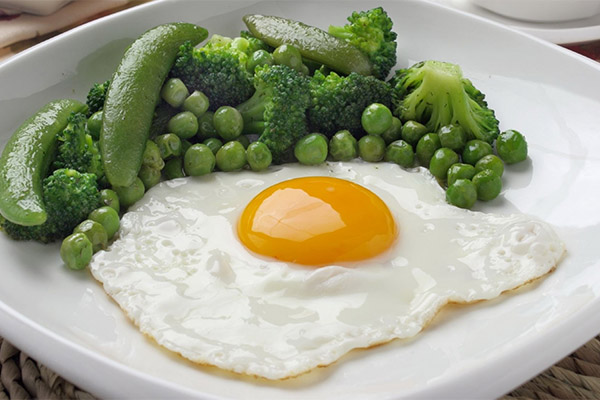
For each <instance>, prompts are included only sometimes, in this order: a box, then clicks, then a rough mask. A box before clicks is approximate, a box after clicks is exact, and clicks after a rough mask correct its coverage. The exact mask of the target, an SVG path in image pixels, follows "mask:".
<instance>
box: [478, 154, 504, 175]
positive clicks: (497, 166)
mask: <svg viewBox="0 0 600 400" xmlns="http://www.w3.org/2000/svg"><path fill="white" fill-rule="evenodd" d="M484 169H491V170H492V171H494V172H495V173H496V175H498V176H499V177H502V174H503V173H504V163H503V162H502V160H501V159H500V158H498V156H495V155H493V154H488V155H487V156H484V157H482V158H481V159H480V160H479V161H477V162H476V163H475V170H476V171H477V172H481V171H483V170H484Z"/></svg>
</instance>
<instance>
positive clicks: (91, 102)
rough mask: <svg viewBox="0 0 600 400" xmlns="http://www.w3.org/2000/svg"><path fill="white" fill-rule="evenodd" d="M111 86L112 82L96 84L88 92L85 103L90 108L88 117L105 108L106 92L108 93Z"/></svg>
mask: <svg viewBox="0 0 600 400" xmlns="http://www.w3.org/2000/svg"><path fill="white" fill-rule="evenodd" d="M109 85H110V80H108V81H106V82H104V83H95V84H94V86H92V88H91V89H90V91H89V92H88V94H87V99H86V101H85V104H87V106H88V114H87V116H88V117H89V116H90V115H92V114H93V113H95V112H96V111H100V110H102V109H103V108H104V100H106V92H107V91H108V86H109Z"/></svg>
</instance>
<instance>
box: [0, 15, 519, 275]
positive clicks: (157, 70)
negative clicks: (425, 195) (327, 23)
mask: <svg viewBox="0 0 600 400" xmlns="http://www.w3.org/2000/svg"><path fill="white" fill-rule="evenodd" d="M244 22H245V24H246V27H247V30H244V31H241V32H240V35H239V37H235V38H228V37H223V36H220V35H213V36H212V37H210V39H208V40H207V41H206V42H205V43H204V44H202V45H199V43H202V42H203V41H204V40H205V39H207V38H208V32H207V31H206V30H205V29H204V28H201V27H199V26H196V25H192V24H186V23H172V24H164V25H160V26H157V27H155V28H153V29H151V30H149V31H147V32H146V33H144V34H143V35H142V36H140V37H139V38H138V39H137V40H136V41H135V42H134V43H133V44H132V45H131V46H130V47H129V48H128V50H127V51H126V53H125V54H124V56H123V59H122V61H121V63H120V65H119V66H118V67H117V70H116V71H115V73H114V74H113V76H112V77H110V79H109V80H106V81H105V82H101V83H95V84H93V86H92V87H91V88H90V90H89V93H88V95H87V98H86V102H85V104H84V103H82V102H80V101H77V100H57V101H54V102H51V103H49V104H47V105H46V106H44V107H43V108H42V109H40V110H39V111H38V112H37V113H36V114H34V115H33V116H32V117H31V118H30V119H28V120H27V121H25V122H24V123H23V125H21V127H20V128H19V129H18V130H17V131H16V132H15V133H14V134H13V136H12V137H11V139H10V140H9V142H8V144H7V146H6V147H5V149H4V151H3V153H2V156H1V157H0V227H1V228H2V229H3V230H4V231H5V233H6V234H8V235H9V236H10V237H12V238H13V239H16V240H37V241H40V242H44V243H46V242H51V241H55V240H63V242H62V246H61V256H62V258H63V260H64V262H65V264H66V265H67V266H68V267H69V268H71V269H82V268H84V267H85V266H86V265H87V264H88V263H89V261H90V260H91V257H92V255H93V254H94V253H95V252H97V251H99V250H101V249H103V248H105V247H106V246H107V244H108V242H109V241H110V240H111V239H112V238H113V237H114V236H115V235H116V234H117V233H118V229H119V214H120V213H122V212H124V211H126V209H127V208H128V207H129V206H131V205H133V204H134V203H135V202H136V201H138V200H139V199H141V198H142V197H143V196H144V193H145V192H146V191H147V190H148V189H150V188H151V187H153V186H154V185H156V184H158V183H159V182H160V181H161V180H168V179H175V178H180V177H184V176H201V175H206V174H209V173H210V172H212V171H214V170H220V171H236V170H240V169H243V168H249V169H251V170H253V171H262V170H265V169H267V168H269V166H270V165H271V164H272V163H276V164H281V163H285V162H294V161H297V162H300V163H302V164H308V165H316V164H321V163H323V162H325V161H326V160H328V159H329V160H334V161H348V160H352V159H354V158H357V157H360V158H361V159H362V160H364V161H366V162H379V161H386V162H394V163H396V164H398V165H400V166H401V167H403V168H412V167H415V166H417V165H421V166H424V167H426V168H429V170H430V172H431V173H432V174H433V175H434V176H435V177H436V178H437V179H438V180H439V182H440V184H441V185H443V186H444V187H446V195H447V200H448V202H449V203H451V204H454V205H456V206H458V207H463V208H471V207H472V206H473V205H474V203H475V202H476V200H477V199H479V200H483V201H487V200H491V199H493V198H495V197H496V196H498V194H499V193H500V191H501V188H502V180H501V177H502V175H503V171H504V164H505V163H506V164H512V163H515V162H519V161H522V160H524V159H525V158H526V157H527V143H526V142H525V139H524V137H523V136H522V135H521V134H520V133H519V132H517V131H515V130H508V131H505V132H502V133H500V129H499V122H498V120H497V119H496V117H495V114H494V111H493V110H492V109H491V108H489V107H488V104H487V103H486V101H485V96H484V94H483V93H481V92H480V91H479V90H478V89H476V88H475V86H474V85H473V84H472V82H471V81H469V80H468V79H467V78H465V77H463V75H462V71H461V69H460V67H459V66H458V65H455V64H451V63H446V62H440V61H431V60H428V61H423V62H420V63H417V64H415V65H413V66H411V67H408V68H404V69H399V70H397V71H392V68H393V67H394V66H395V65H396V39H397V36H396V33H394V32H393V30H392V28H393V26H392V20H391V19H390V17H389V16H388V15H387V13H386V12H385V11H384V10H383V9H382V8H381V7H378V8H374V9H371V10H367V11H361V12H354V13H352V15H350V16H349V17H348V24H346V25H344V26H331V27H329V29H328V31H324V30H321V29H319V28H316V27H312V26H309V25H306V24H303V23H301V22H298V21H293V20H289V19H284V18H280V17H271V16H263V15H247V16H246V17H244ZM389 76H391V79H389V80H386V79H387V78H388V77H389Z"/></svg>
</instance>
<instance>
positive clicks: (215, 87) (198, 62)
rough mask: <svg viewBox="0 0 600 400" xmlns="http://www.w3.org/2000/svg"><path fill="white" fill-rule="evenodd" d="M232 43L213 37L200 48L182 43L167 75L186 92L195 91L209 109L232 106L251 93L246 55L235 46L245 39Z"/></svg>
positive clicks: (252, 89) (226, 39)
mask: <svg viewBox="0 0 600 400" xmlns="http://www.w3.org/2000/svg"><path fill="white" fill-rule="evenodd" d="M240 39H241V40H237V41H236V40H235V39H234V40H232V39H230V38H225V37H222V36H217V35H214V36H213V37H212V38H211V40H210V41H209V42H208V43H207V44H206V45H205V46H203V47H201V48H194V47H193V46H192V44H191V43H190V42H186V43H185V44H183V45H182V46H181V47H180V49H179V55H178V56H177V59H176V60H175V64H174V66H173V68H172V69H171V72H170V76H171V77H172V78H179V79H181V80H182V81H183V83H184V84H185V85H186V86H187V88H188V89H189V90H190V91H194V90H199V91H201V92H202V93H204V94H205V95H206V97H208V100H209V102H210V107H209V109H210V110H212V111H214V110H216V109H217V108H219V107H221V106H225V105H228V106H236V105H238V104H240V103H242V102H243V101H245V100H247V99H248V98H249V97H250V96H252V94H253V93H254V87H253V86H252V76H251V75H250V73H249V72H248V71H247V69H246V61H247V60H248V55H247V54H246V53H245V52H244V51H243V50H247V48H248V46H246V48H244V49H243V50H241V49H240V48H239V47H237V45H238V44H240V43H243V41H245V44H248V41H247V40H246V39H242V38H240Z"/></svg>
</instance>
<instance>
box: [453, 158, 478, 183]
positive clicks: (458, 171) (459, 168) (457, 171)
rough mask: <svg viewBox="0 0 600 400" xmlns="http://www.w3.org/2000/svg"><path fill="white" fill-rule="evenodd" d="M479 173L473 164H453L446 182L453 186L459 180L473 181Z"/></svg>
mask: <svg viewBox="0 0 600 400" xmlns="http://www.w3.org/2000/svg"><path fill="white" fill-rule="evenodd" d="M476 173H477V171H475V167H474V166H472V165H471V164H463V163H456V164H452V165H451V166H450V168H448V174H447V176H446V181H447V182H448V186H451V185H452V184H453V183H454V182H456V181H457V180H458V179H471V178H473V176H475V174H476Z"/></svg>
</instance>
